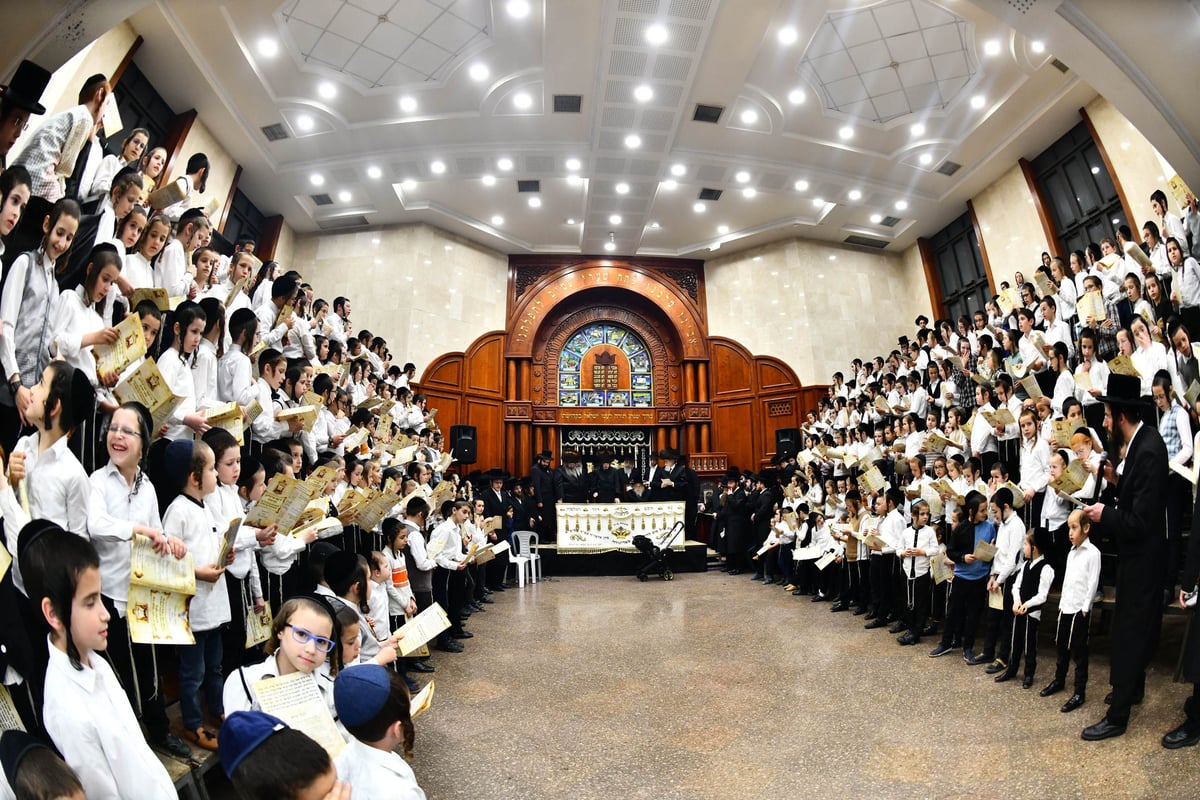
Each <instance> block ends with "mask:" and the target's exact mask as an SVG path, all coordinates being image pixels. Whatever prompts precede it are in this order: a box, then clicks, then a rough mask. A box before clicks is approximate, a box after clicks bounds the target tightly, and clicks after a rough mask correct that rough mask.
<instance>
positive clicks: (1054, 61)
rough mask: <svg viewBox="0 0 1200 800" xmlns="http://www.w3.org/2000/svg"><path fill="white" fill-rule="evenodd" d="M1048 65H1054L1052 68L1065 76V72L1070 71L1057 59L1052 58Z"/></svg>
mask: <svg viewBox="0 0 1200 800" xmlns="http://www.w3.org/2000/svg"><path fill="white" fill-rule="evenodd" d="M1050 63H1051V64H1053V65H1054V68H1055V69H1056V70H1058V71H1059V72H1061V73H1063V74H1064V75H1066V74H1067V71H1068V70H1070V69H1071V68H1070V67H1068V66H1067V65H1066V64H1064V63H1063V62H1061V61H1059V60H1058V59H1057V58H1052V59H1050Z"/></svg>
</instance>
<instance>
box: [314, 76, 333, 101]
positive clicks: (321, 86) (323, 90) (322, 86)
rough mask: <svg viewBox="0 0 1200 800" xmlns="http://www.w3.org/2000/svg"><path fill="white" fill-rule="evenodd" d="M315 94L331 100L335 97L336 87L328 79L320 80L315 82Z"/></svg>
mask: <svg viewBox="0 0 1200 800" xmlns="http://www.w3.org/2000/svg"><path fill="white" fill-rule="evenodd" d="M317 94H319V95H321V97H322V98H324V99H325V100H332V99H333V98H335V97H337V87H336V86H334V85H333V84H332V83H330V82H329V81H321V82H320V83H318V84H317Z"/></svg>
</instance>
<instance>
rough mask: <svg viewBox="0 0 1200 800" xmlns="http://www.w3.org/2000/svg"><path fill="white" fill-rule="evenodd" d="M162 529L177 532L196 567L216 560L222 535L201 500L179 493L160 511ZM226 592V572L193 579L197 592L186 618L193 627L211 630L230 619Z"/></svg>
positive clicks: (195, 629)
mask: <svg viewBox="0 0 1200 800" xmlns="http://www.w3.org/2000/svg"><path fill="white" fill-rule="evenodd" d="M163 530H164V531H165V532H166V533H168V534H170V535H171V536H178V537H179V538H180V539H183V543H184V544H186V545H187V549H188V552H189V553H191V554H192V560H193V563H195V565H196V566H197V567H205V566H208V565H209V564H212V563H214V562H215V561H216V560H217V553H218V552H219V550H220V548H221V535H222V534H224V533H225V531H224V530H217V523H216V521H214V520H213V516H212V512H211V510H210V509H209V508H208V506H206V505H205V504H204V503H202V502H201V501H199V500H196V499H194V498H192V497H190V496H188V495H186V494H181V495H179V496H178V497H176V498H175V499H174V500H173V501H171V505H169V506H167V513H166V514H164V515H163ZM230 618H231V617H230V613H229V593H228V591H227V590H226V589H225V574H224V573H222V574H221V576H220V577H219V578H217V580H216V581H215V582H213V583H209V582H208V581H202V580H200V579H199V578H197V579H196V594H195V596H194V597H192V602H191V604H190V605H189V606H188V622H189V623H190V624H191V628H192V630H193V631H211V630H213V629H215V628H217V627H219V626H221V625H223V624H224V623H226V622H229V621H230Z"/></svg>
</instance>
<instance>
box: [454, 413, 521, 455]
mask: <svg viewBox="0 0 1200 800" xmlns="http://www.w3.org/2000/svg"><path fill="white" fill-rule="evenodd" d="M463 403H464V405H465V406H466V408H465V411H466V414H465V424H467V425H474V426H475V443H476V450H477V453H478V458H477V460H476V462H475V467H476V469H483V470H487V469H491V468H492V467H500V466H508V467H510V468H513V469H520V467H519V466H518V465H517V464H515V463H513V464H506V461H505V446H504V416H503V415H504V411H503V407H502V404H501V403H500V401H498V400H491V399H485V398H481V397H465V398H463Z"/></svg>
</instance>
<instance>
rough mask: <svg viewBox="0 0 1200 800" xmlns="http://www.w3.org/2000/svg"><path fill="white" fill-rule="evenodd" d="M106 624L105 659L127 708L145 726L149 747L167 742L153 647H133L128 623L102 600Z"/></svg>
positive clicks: (164, 711)
mask: <svg viewBox="0 0 1200 800" xmlns="http://www.w3.org/2000/svg"><path fill="white" fill-rule="evenodd" d="M103 599H104V608H105V609H106V610H107V611H108V613H109V616H110V617H111V619H110V620H109V621H108V649H107V650H105V651H104V656H105V658H107V659H108V663H109V664H111V665H112V668H113V672H115V673H116V674H117V679H118V680H119V681H120V682H121V688H123V689H124V690H125V694H126V695H127V696H128V697H129V705H130V706H132V707H133V710H134V711H135V712H136V713H137V715H138V718H139V719H141V721H142V722H143V723H144V724H145V725H146V738H147V740H148V741H150V742H151V743H157V742H161V741H162V740H163V739H165V738H167V732H168V728H169V723H168V722H167V711H166V706H165V704H164V703H163V699H162V692H161V691H159V683H158V675H157V674H156V670H155V664H154V661H155V659H154V645H151V644H136V643H134V642H133V641H131V640H130V638H129V623H128V621H127V620H126V619H125V618H124V617H122V616H120V615H118V614H117V607H116V605H114V604H113V601H112V600H110V599H109V598H107V597H104V598H103Z"/></svg>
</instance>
